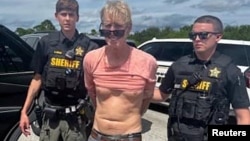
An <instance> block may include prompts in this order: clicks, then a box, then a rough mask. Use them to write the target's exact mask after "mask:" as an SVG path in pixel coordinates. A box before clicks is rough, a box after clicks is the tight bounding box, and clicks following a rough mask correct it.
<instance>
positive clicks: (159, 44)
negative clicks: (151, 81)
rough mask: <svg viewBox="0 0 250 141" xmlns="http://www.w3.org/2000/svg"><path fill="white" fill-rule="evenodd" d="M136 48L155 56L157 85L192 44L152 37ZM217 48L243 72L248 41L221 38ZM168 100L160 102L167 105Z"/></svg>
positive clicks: (249, 48) (248, 52) (248, 53)
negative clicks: (230, 58)
mask: <svg viewBox="0 0 250 141" xmlns="http://www.w3.org/2000/svg"><path fill="white" fill-rule="evenodd" d="M138 49H140V50H143V51H145V52H147V53H149V54H151V55H152V56H154V57H155V58H156V60H157V63H158V70H157V84H156V86H157V87H159V85H160V83H161V80H162V78H164V76H165V73H166V72H167V70H168V68H169V66H170V65H171V64H172V63H173V62H174V61H176V60H177V59H178V58H180V57H182V56H184V55H188V54H191V53H192V52H193V44H192V41H191V40H190V39H188V38H186V39H184V38H179V39H178V38H175V39H156V38H153V39H152V40H148V41H146V42H144V43H142V44H141V45H139V46H138ZM217 50H218V51H220V52H221V53H223V54H226V55H228V56H230V57H232V59H233V61H234V62H235V63H236V64H237V65H238V67H239V68H240V69H241V71H242V73H244V72H245V70H246V69H247V68H248V67H249V65H250V41H242V40H226V39H222V40H220V42H219V44H218V47H217ZM247 91H248V95H249V98H250V89H249V88H247ZM168 100H169V99H168ZM168 100H167V101H166V102H163V103H160V104H163V105H168ZM231 109H232V107H231ZM230 115H231V117H233V120H234V113H233V111H232V110H231V112H230Z"/></svg>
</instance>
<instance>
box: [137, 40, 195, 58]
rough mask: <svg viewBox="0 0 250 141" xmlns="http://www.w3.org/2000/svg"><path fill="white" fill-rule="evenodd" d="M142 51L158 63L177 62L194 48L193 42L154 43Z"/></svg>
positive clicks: (144, 47)
mask: <svg viewBox="0 0 250 141" xmlns="http://www.w3.org/2000/svg"><path fill="white" fill-rule="evenodd" d="M140 49H141V50H143V51H145V52H147V53H149V54H151V55H152V56H154V57H155V58H156V60H158V61H176V60H177V59H179V58H180V57H182V56H184V55H187V54H190V53H191V52H192V50H193V47H192V43H191V42H152V43H148V44H146V45H145V46H143V47H141V48H140Z"/></svg>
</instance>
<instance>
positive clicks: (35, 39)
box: [22, 37, 39, 49]
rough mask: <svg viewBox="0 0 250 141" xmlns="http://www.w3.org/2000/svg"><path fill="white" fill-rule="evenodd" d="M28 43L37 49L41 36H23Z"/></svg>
mask: <svg viewBox="0 0 250 141" xmlns="http://www.w3.org/2000/svg"><path fill="white" fill-rule="evenodd" d="M22 39H23V40H24V41H25V42H26V43H28V44H29V45H30V46H31V47H32V48H34V49H36V46H37V43H38V41H39V37H23V38H22Z"/></svg>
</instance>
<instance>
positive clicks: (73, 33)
mask: <svg viewBox="0 0 250 141" xmlns="http://www.w3.org/2000/svg"><path fill="white" fill-rule="evenodd" d="M62 32H63V34H64V36H65V37H66V38H68V39H69V40H72V39H73V37H74V35H75V32H76V30H71V31H63V30H62Z"/></svg>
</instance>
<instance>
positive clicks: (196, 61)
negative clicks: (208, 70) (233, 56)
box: [189, 51, 221, 66]
mask: <svg viewBox="0 0 250 141" xmlns="http://www.w3.org/2000/svg"><path fill="white" fill-rule="evenodd" d="M220 55H221V54H220V52H218V51H215V53H214V54H213V55H212V57H211V58H210V60H208V61H204V60H200V59H198V58H197V56H196V54H195V53H194V54H193V55H191V57H190V61H189V63H190V64H202V65H206V66H207V65H209V64H211V63H212V62H214V61H215V60H216V59H217V58H218V57H219V56H220Z"/></svg>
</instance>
